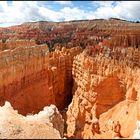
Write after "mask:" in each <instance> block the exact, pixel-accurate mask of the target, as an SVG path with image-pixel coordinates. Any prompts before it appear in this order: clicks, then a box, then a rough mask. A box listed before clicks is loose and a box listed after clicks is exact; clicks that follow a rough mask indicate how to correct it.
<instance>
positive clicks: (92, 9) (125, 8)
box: [0, 1, 140, 27]
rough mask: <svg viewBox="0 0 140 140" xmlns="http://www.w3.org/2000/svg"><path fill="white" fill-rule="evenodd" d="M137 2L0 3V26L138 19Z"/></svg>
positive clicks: (139, 7)
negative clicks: (44, 22)
mask: <svg viewBox="0 0 140 140" xmlns="http://www.w3.org/2000/svg"><path fill="white" fill-rule="evenodd" d="M139 9H140V2H139V1H134V2H133V1H0V26H1V27H6V26H11V25H17V24H21V23H24V22H33V21H39V20H44V21H56V22H58V21H70V20H81V19H99V18H103V19H108V18H110V17H116V18H121V19H126V20H132V21H136V20H140V14H139Z"/></svg>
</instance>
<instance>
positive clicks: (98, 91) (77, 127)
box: [67, 51, 139, 138]
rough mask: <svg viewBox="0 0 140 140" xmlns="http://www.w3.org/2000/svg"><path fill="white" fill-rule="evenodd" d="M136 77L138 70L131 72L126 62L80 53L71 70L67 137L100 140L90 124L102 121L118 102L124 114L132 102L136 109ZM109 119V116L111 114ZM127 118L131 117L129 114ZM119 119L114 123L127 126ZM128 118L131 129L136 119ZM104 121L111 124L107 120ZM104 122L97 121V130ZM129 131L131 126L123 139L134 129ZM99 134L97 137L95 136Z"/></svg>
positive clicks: (100, 136)
mask: <svg viewBox="0 0 140 140" xmlns="http://www.w3.org/2000/svg"><path fill="white" fill-rule="evenodd" d="M136 73H138V70H137V69H132V68H131V67H130V66H129V65H128V64H127V62H125V61H123V60H122V61H118V60H116V59H111V58H110V57H105V56H103V55H102V54H99V55H96V56H95V57H92V56H89V55H88V54H87V53H86V51H84V52H83V53H81V54H79V55H77V56H76V57H74V62H73V69H72V74H73V78H74V87H73V94H74V95H73V100H72V103H71V104H70V105H69V107H68V111H67V134H68V137H71V136H73V137H75V138H104V137H102V135H103V132H101V131H100V132H96V130H94V129H93V123H92V122H96V121H97V120H103V117H101V116H102V114H104V113H105V112H107V111H108V110H110V109H111V108H112V107H114V106H115V105H117V104H118V103H120V102H121V101H124V102H125V103H124V106H125V107H124V106H123V107H124V108H125V109H124V113H125V112H126V111H127V109H128V110H129V108H130V106H131V105H130V104H131V103H132V102H134V104H135V105H134V106H135V107H136V101H137V92H138V89H137V87H138V86H137V80H138V77H139V76H138V74H136ZM114 110H115V109H114ZM136 112H137V111H136V110H135V113H136ZM118 113H119V112H118ZM111 115H113V111H112V114H111ZM129 115H130V116H131V117H132V112H131V111H130V113H129ZM106 118H107V117H106ZM120 118H121V117H120ZM120 118H119V117H118V120H120V122H121V123H123V124H124V123H127V121H128V120H124V119H123V121H121V119H120ZM126 118H127V116H126ZM132 118H134V120H135V121H133V125H135V123H136V119H137V115H134V116H133V117H132ZM107 119H112V120H113V118H112V117H111V116H110V117H108V118H107ZM107 119H104V121H100V125H99V126H100V127H101V129H100V130H102V128H103V124H104V125H105V123H106V122H107ZM114 120H115V119H114ZM103 122H104V123H103ZM128 122H129V121H128ZM129 124H130V123H129ZM130 127H131V125H130V126H128V127H127V129H128V130H129V132H128V133H127V137H129V136H130V135H131V134H132V132H133V130H134V129H135V126H134V127H133V130H132V129H131V128H130ZM130 129H131V130H130ZM124 130H126V128H125V127H122V131H124ZM97 131H98V130H97ZM99 133H100V135H98V134H99ZM125 134H126V133H125ZM125 134H124V135H125ZM124 135H123V136H124ZM125 136H126V135H125ZM110 138H111V137H110Z"/></svg>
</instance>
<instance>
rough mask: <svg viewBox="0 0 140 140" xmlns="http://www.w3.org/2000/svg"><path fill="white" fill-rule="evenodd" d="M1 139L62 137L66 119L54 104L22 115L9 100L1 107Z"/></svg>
mask: <svg viewBox="0 0 140 140" xmlns="http://www.w3.org/2000/svg"><path fill="white" fill-rule="evenodd" d="M0 119H1V122H0V123H1V125H0V126H1V127H0V131H1V133H0V138H1V139H9V138H10V139H11V138H12V139H53V138H55V139H60V138H62V137H63V131H64V120H63V119H62V116H61V115H60V113H59V112H58V109H57V108H56V107H55V106H54V105H50V106H47V107H44V108H43V110H42V111H40V112H39V113H38V114H35V115H32V114H30V115H27V116H22V115H20V114H18V111H17V110H14V109H13V107H12V106H11V104H10V103H9V102H5V105H4V106H2V107H0Z"/></svg>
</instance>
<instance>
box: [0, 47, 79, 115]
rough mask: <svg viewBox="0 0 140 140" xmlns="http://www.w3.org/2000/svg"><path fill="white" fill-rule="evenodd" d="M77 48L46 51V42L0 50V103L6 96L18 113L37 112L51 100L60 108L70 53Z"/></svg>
mask: <svg viewBox="0 0 140 140" xmlns="http://www.w3.org/2000/svg"><path fill="white" fill-rule="evenodd" d="M80 52H81V49H80V48H78V47H76V48H70V49H65V48H62V50H56V51H54V52H52V53H49V51H48V46H47V45H45V44H44V45H36V46H29V47H17V48H15V49H13V50H5V51H2V52H0V80H1V83H0V99H1V100H0V104H1V105H3V104H4V102H5V101H6V100H7V101H9V102H10V103H11V104H12V106H13V107H14V109H17V110H18V111H19V113H21V114H23V115H26V114H27V113H37V112H39V111H40V110H41V109H43V107H44V106H46V105H50V104H54V105H56V106H57V107H58V108H59V109H64V107H65V105H67V104H68V102H69V96H70V95H71V89H72V74H71V69H72V62H73V57H74V56H75V55H77V54H78V53H80Z"/></svg>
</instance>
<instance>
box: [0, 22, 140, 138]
mask: <svg viewBox="0 0 140 140" xmlns="http://www.w3.org/2000/svg"><path fill="white" fill-rule="evenodd" d="M0 40H1V41H0V81H1V82H0V106H1V107H0V120H1V121H0V138H1V139H10V138H12V139H28V138H33V139H36V138H38V139H113V138H119V139H127V138H129V139H133V138H140V121H139V120H140V97H139V96H140V23H134V22H129V21H125V20H120V19H108V20H103V19H98V20H82V21H70V22H60V23H57V22H45V21H44V22H35V23H30V22H29V23H24V24H21V25H17V26H11V27H7V28H0Z"/></svg>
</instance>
